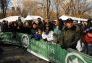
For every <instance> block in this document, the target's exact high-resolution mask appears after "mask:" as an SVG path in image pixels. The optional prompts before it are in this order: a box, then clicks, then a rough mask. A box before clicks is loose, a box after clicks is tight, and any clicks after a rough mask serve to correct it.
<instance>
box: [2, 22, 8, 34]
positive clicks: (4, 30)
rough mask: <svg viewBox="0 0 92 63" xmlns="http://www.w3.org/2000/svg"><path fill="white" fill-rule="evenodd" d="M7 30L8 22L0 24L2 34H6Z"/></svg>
mask: <svg viewBox="0 0 92 63" xmlns="http://www.w3.org/2000/svg"><path fill="white" fill-rule="evenodd" d="M7 29H8V21H5V20H4V21H3V22H2V24H1V30H2V31H3V32H6V31H7Z"/></svg>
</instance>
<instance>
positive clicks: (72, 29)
mask: <svg viewBox="0 0 92 63" xmlns="http://www.w3.org/2000/svg"><path fill="white" fill-rule="evenodd" d="M64 26H65V28H64V29H63V38H62V41H61V47H63V48H65V49H67V48H72V49H76V44H77V41H78V40H79V38H80V34H79V33H78V32H77V30H76V29H77V27H76V26H75V25H74V23H73V20H72V19H71V18H69V19H67V20H66V22H65V24H64Z"/></svg>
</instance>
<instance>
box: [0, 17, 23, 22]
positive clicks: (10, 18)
mask: <svg viewBox="0 0 92 63" xmlns="http://www.w3.org/2000/svg"><path fill="white" fill-rule="evenodd" d="M19 17H20V16H9V17H6V18H3V19H0V22H2V21H3V20H6V21H8V22H12V21H16V20H18V18H19ZM20 18H21V20H22V21H23V20H24V18H23V17H20Z"/></svg>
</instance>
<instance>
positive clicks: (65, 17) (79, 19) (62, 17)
mask: <svg viewBox="0 0 92 63" xmlns="http://www.w3.org/2000/svg"><path fill="white" fill-rule="evenodd" d="M59 18H60V19H62V20H67V19H68V18H71V19H73V20H78V21H87V19H82V18H76V17H71V16H65V15H62V16H61V17H59Z"/></svg>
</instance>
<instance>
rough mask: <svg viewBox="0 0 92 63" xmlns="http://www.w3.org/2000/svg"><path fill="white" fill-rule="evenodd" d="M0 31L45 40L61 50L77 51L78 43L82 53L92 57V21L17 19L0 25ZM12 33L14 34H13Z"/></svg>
mask: <svg viewBox="0 0 92 63" xmlns="http://www.w3.org/2000/svg"><path fill="white" fill-rule="evenodd" d="M0 31H2V32H15V33H16V32H21V33H28V34H31V35H32V38H35V39H36V40H41V39H43V40H45V41H48V42H53V43H55V44H60V45H61V47H62V48H64V49H68V48H72V49H77V47H76V46H77V45H78V42H79V41H80V44H81V43H83V44H84V45H81V47H82V50H81V51H82V52H85V51H86V53H88V54H90V55H92V19H88V21H87V22H85V23H84V22H80V23H77V22H74V20H72V19H71V18H69V19H67V20H66V21H63V20H62V19H58V20H55V21H50V20H49V19H45V20H43V21H42V20H41V19H40V18H38V19H37V21H33V20H31V21H25V22H24V23H23V22H22V21H21V20H20V19H18V20H17V21H13V22H8V21H5V20H4V21H3V22H1V23H0ZM15 33H14V34H15Z"/></svg>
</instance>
